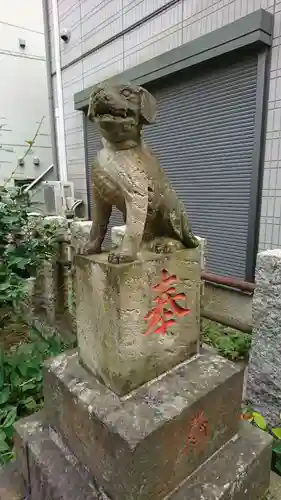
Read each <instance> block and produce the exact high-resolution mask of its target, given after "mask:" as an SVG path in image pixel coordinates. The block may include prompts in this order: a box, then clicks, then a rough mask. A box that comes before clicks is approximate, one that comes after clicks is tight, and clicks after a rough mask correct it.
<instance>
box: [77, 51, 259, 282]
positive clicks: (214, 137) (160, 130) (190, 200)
mask: <svg viewBox="0 0 281 500" xmlns="http://www.w3.org/2000/svg"><path fill="white" fill-rule="evenodd" d="M241 57H242V60H241V59H240V60H233V62H231V61H229V59H228V62H227V63H226V62H225V60H224V61H219V60H216V61H212V64H211V65H209V66H203V67H201V68H197V69H196V70H195V69H194V68H192V69H190V70H188V71H185V72H181V73H180V74H176V75H175V76H173V77H168V78H165V79H162V80H161V81H159V82H157V83H154V84H149V85H146V87H147V88H148V89H149V90H150V91H151V93H152V94H153V95H154V96H155V97H156V99H157V103H158V115H157V121H156V123H155V124H153V125H152V126H147V127H146V128H145V132H144V135H145V138H146V140H147V142H148V143H149V144H150V146H152V148H153V150H154V152H155V153H156V154H157V156H158V157H159V159H160V161H161V165H162V167H163V168H164V169H165V170H166V171H167V173H168V176H169V178H170V180H171V182H172V184H173V186H174V187H175V189H176V191H177V192H178V195H179V197H180V198H181V199H182V200H183V201H184V204H185V207H186V210H187V213H188V215H189V218H190V221H191V223H192V227H193V230H194V232H195V234H197V235H199V236H201V237H204V238H206V239H207V268H208V270H209V271H212V272H214V273H218V274H221V275H230V276H234V277H238V278H244V277H245V265H246V251H247V237H248V214H249V203H250V193H251V175H252V166H253V148H254V126H255V110H256V85H257V55H248V56H245V55H243V56H241ZM87 129H88V131H87V132H88V133H87V137H88V159H89V161H90V163H92V161H93V159H94V155H95V150H96V148H97V145H98V142H99V141H98V139H97V132H96V131H95V130H94V126H93V125H92V124H90V122H88V127H87ZM114 224H123V221H122V219H121V218H120V217H119V218H118V220H117V217H116V215H114Z"/></svg>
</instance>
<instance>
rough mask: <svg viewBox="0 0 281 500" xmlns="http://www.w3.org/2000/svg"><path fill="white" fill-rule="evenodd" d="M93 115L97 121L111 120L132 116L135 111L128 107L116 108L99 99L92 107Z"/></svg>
mask: <svg viewBox="0 0 281 500" xmlns="http://www.w3.org/2000/svg"><path fill="white" fill-rule="evenodd" d="M94 116H95V117H96V118H98V119H99V121H110V120H111V121H112V120H116V119H120V118H123V119H126V118H133V117H134V116H135V113H134V112H133V110H131V109H130V108H127V109H125V108H117V107H114V106H113V105H110V103H107V102H102V101H99V102H97V103H96V106H95V108H94Z"/></svg>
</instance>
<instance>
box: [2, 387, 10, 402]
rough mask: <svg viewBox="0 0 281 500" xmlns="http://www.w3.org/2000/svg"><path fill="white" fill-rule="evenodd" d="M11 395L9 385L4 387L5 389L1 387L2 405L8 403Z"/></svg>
mask: <svg viewBox="0 0 281 500" xmlns="http://www.w3.org/2000/svg"><path fill="white" fill-rule="evenodd" d="M9 397H10V389H9V387H4V388H3V389H1V391H0V405H3V404H5V403H7V401H8V399H9Z"/></svg>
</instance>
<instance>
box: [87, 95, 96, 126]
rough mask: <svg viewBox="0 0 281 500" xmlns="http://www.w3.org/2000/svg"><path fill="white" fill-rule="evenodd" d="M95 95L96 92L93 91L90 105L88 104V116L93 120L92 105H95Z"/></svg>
mask: <svg viewBox="0 0 281 500" xmlns="http://www.w3.org/2000/svg"><path fill="white" fill-rule="evenodd" d="M94 95H95V92H92V93H91V95H90V99H89V106H88V113H87V117H88V118H89V120H90V121H91V122H93V121H94V119H93V114H92V105H93V99H94Z"/></svg>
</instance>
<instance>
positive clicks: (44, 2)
mask: <svg viewBox="0 0 281 500" xmlns="http://www.w3.org/2000/svg"><path fill="white" fill-rule="evenodd" d="M42 7H43V20H44V33H45V52H46V71H47V87H48V100H49V115H50V116H49V122H50V133H51V144H52V163H53V165H54V171H55V175H56V178H57V179H58V180H59V170H58V145H57V135H56V124H55V108H54V93H53V85H52V63H51V43H50V32H49V27H50V26H49V16H48V4H47V0H42Z"/></svg>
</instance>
